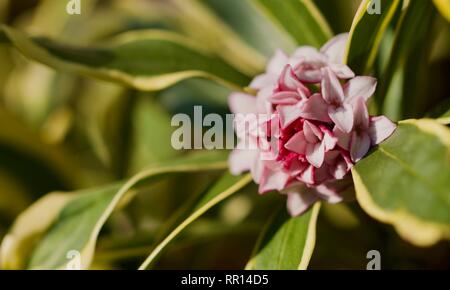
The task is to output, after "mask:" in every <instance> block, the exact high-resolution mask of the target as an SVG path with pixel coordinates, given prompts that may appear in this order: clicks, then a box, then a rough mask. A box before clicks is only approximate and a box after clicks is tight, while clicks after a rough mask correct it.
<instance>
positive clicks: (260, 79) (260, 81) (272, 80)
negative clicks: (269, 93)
mask: <svg viewBox="0 0 450 290" xmlns="http://www.w3.org/2000/svg"><path fill="white" fill-rule="evenodd" d="M277 81H278V75H275V74H268V73H265V74H262V75H258V76H256V77H255V78H254V79H253V80H252V81H251V83H250V85H249V87H250V88H252V89H256V90H260V89H262V88H264V87H266V86H270V85H274V84H276V83H277Z"/></svg>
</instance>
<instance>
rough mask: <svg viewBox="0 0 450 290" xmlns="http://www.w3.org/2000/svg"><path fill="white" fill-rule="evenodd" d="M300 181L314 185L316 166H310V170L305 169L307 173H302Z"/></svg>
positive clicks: (299, 177)
mask: <svg viewBox="0 0 450 290" xmlns="http://www.w3.org/2000/svg"><path fill="white" fill-rule="evenodd" d="M297 179H298V180H300V181H302V182H304V183H306V184H314V183H315V168H314V166H312V165H310V166H309V167H308V168H306V169H305V171H303V172H302V174H300V175H299V176H298V177H297Z"/></svg>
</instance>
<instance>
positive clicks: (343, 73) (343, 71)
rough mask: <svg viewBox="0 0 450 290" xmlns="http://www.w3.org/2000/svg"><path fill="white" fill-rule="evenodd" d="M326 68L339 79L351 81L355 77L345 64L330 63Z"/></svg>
mask: <svg viewBox="0 0 450 290" xmlns="http://www.w3.org/2000/svg"><path fill="white" fill-rule="evenodd" d="M328 66H329V67H330V68H331V70H332V71H333V72H334V74H335V75H336V76H337V77H338V78H340V79H351V78H353V77H355V73H354V72H353V71H352V70H351V69H350V68H349V67H348V66H346V65H345V64H337V63H330V64H328Z"/></svg>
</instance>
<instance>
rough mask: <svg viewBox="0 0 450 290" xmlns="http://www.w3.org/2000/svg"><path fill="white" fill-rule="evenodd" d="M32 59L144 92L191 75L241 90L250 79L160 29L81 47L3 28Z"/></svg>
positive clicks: (193, 44)
mask: <svg viewBox="0 0 450 290" xmlns="http://www.w3.org/2000/svg"><path fill="white" fill-rule="evenodd" d="M1 29H2V31H3V32H4V34H5V36H7V38H8V40H9V41H10V42H11V43H12V44H13V45H15V46H16V47H17V48H18V49H19V50H20V51H21V52H22V53H23V54H24V55H26V56H27V57H29V58H31V59H33V60H35V61H38V62H41V63H43V64H45V65H48V66H50V67H53V68H55V69H58V70H63V71H69V72H74V73H78V74H82V75H86V76H90V77H94V78H99V79H103V80H108V81H115V82H119V83H122V84H125V85H128V86H131V87H134V88H136V89H139V90H143V91H153V90H160V89H164V88H166V87H168V86H170V85H173V84H174V83H176V82H178V81H180V80H183V79H186V78H192V77H202V78H208V79H212V80H214V81H217V82H219V83H221V84H224V85H227V86H231V87H233V88H234V89H239V88H240V87H242V86H245V85H246V84H248V82H249V81H250V78H249V77H248V76H246V75H244V74H243V73H241V72H239V71H237V70H236V69H234V68H233V67H232V66H230V65H228V64H227V63H225V62H224V61H222V60H221V59H219V58H217V57H215V56H213V55H210V54H209V53H208V52H207V51H204V50H203V49H202V48H200V47H198V46H197V45H196V44H195V43H192V42H190V41H188V40H187V39H185V38H183V37H182V36H180V35H177V34H175V33H170V32H163V31H158V30H149V31H138V32H129V33H125V34H123V35H121V36H119V37H118V38H116V39H115V40H114V41H113V43H112V44H111V45H109V46H101V47H100V46H99V47H77V46H69V45H65V44H61V43H57V42H55V41H52V40H48V39H41V38H33V39H32V38H29V37H28V36H27V35H25V34H24V33H22V32H19V31H17V30H15V29H13V28H10V27H7V26H2V28H1Z"/></svg>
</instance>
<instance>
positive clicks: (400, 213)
mask: <svg viewBox="0 0 450 290" xmlns="http://www.w3.org/2000/svg"><path fill="white" fill-rule="evenodd" d="M352 173H353V180H354V182H355V189H356V195H357V199H358V202H359V203H360V204H361V206H362V208H363V209H364V210H365V211H366V212H367V213H369V214H370V215H371V216H373V217H375V218H376V219H378V220H380V221H382V222H386V223H389V224H392V225H393V226H394V227H395V228H396V230H397V231H398V233H399V234H400V235H401V236H402V237H404V238H405V239H407V240H409V241H411V242H412V243H414V244H417V245H420V246H427V245H431V244H433V243H436V242H437V241H438V240H440V239H442V238H448V237H450V228H449V224H450V130H449V129H448V128H446V127H445V126H442V125H440V124H439V123H437V122H436V121H434V120H431V119H420V120H407V121H402V122H400V123H399V126H398V128H397V130H396V131H395V133H394V134H393V135H392V136H391V137H390V138H388V139H387V140H386V141H385V142H383V143H382V144H380V145H379V146H378V147H377V148H376V149H375V150H374V151H373V152H372V153H371V154H369V155H368V156H367V157H366V158H364V159H363V160H361V161H360V162H359V163H358V164H357V165H356V166H355V167H354V169H353V171H352Z"/></svg>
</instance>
